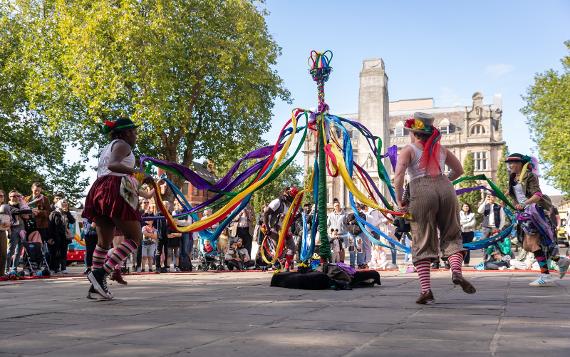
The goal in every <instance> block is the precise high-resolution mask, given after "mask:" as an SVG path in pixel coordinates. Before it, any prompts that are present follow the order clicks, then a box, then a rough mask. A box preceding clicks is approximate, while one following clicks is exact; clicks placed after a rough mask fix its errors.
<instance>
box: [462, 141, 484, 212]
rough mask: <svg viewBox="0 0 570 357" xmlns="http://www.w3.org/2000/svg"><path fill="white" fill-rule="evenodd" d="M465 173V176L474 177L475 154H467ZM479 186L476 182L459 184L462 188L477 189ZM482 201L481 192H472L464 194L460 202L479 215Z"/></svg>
mask: <svg viewBox="0 0 570 357" xmlns="http://www.w3.org/2000/svg"><path fill="white" fill-rule="evenodd" d="M463 171H464V175H465V176H473V174H474V171H475V161H474V160H473V153H471V152H469V153H467V156H466V157H465V159H464V160H463ZM477 185H478V184H477V183H476V182H474V181H463V182H461V183H460V184H459V186H460V187H463V188H466V187H475V186H477ZM480 200H481V192H480V191H471V192H468V193H464V194H462V195H461V196H459V202H460V203H461V204H464V203H467V204H468V205H469V206H470V207H471V211H472V212H474V213H476V214H477V208H478V207H479V201H480Z"/></svg>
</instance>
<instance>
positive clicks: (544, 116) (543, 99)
mask: <svg viewBox="0 0 570 357" xmlns="http://www.w3.org/2000/svg"><path fill="white" fill-rule="evenodd" d="M564 44H565V45H566V47H567V48H568V50H570V41H566V42H565V43H564ZM561 62H562V66H563V68H562V71H560V72H559V71H555V70H553V69H550V70H547V71H546V72H544V73H539V74H536V75H535V77H534V83H533V84H532V85H531V86H530V87H529V88H528V90H527V93H526V95H523V99H524V100H525V101H526V106H525V107H524V108H522V109H521V112H522V113H523V114H525V115H526V116H527V123H528V125H529V126H530V128H531V133H532V139H533V140H534V142H535V143H536V144H537V146H538V152H539V155H540V157H541V159H542V161H543V163H544V168H545V173H546V177H548V178H549V179H550V180H551V182H552V184H553V186H554V187H556V188H558V189H560V190H561V191H563V192H565V193H567V194H568V193H570V170H568V167H570V145H569V144H568V143H570V126H569V125H568V118H570V56H565V57H564V58H562V60H561Z"/></svg>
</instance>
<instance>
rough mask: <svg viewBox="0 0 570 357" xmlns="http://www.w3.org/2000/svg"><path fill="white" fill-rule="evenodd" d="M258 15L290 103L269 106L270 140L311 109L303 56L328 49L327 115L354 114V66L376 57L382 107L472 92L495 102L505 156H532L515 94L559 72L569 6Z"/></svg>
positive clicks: (310, 6)
mask: <svg viewBox="0 0 570 357" xmlns="http://www.w3.org/2000/svg"><path fill="white" fill-rule="evenodd" d="M266 8H267V10H268V11H269V12H270V14H269V16H268V17H267V24H268V28H269V32H270V34H271V35H272V36H273V38H274V39H275V40H276V41H277V43H278V44H279V46H281V47H282V56H281V57H280V58H279V59H278V64H277V66H276V70H277V71H278V72H279V75H280V76H281V77H282V78H283V80H284V84H285V87H286V88H287V89H289V90H290V91H291V94H292V97H293V104H292V105H289V104H287V103H283V102H278V103H276V106H275V108H274V110H273V113H274V118H273V129H272V130H271V131H270V132H269V133H268V134H267V135H266V139H267V140H269V141H273V140H274V139H272V138H274V137H275V135H276V132H277V131H278V128H280V127H281V125H282V124H283V122H284V120H286V119H287V118H288V116H289V115H290V112H291V109H292V108H293V107H303V108H312V107H315V106H316V104H315V103H316V88H315V85H314V83H313V81H312V80H311V78H310V76H309V75H308V73H307V68H308V67H307V57H308V55H309V52H310V50H312V49H316V50H326V49H330V50H332V51H333V52H334V58H333V60H332V66H333V73H332V74H331V77H330V79H329V81H328V82H327V86H326V89H325V93H326V101H327V103H328V104H329V105H330V108H331V112H332V113H337V114H341V113H355V112H357V109H358V84H359V78H358V75H359V72H360V69H361V67H362V60H363V59H366V58H374V57H381V58H383V59H384V62H385V65H386V71H387V74H388V77H389V95H390V100H391V101H393V100H398V99H409V98H423V97H433V98H434V99H435V104H436V106H450V105H456V104H460V105H469V104H470V103H471V96H472V95H473V93H474V92H476V91H481V92H483V94H484V95H485V102H486V103H490V102H492V97H493V95H494V94H501V95H502V97H503V110H504V114H503V120H504V122H503V127H504V138H505V140H506V142H507V145H508V146H509V150H510V151H511V152H515V151H518V152H525V153H527V152H531V151H532V150H533V146H534V143H533V142H532V141H531V139H530V135H529V132H528V129H527V127H526V124H525V118H524V116H523V115H522V114H521V113H520V111H519V109H520V108H521V107H522V106H524V102H523V101H522V99H521V94H523V93H525V91H526V89H527V88H528V86H529V85H530V84H531V83H532V80H533V76H534V74H535V73H538V72H543V71H545V70H546V69H549V68H555V69H560V68H561V64H560V59H561V58H562V57H563V56H564V55H566V53H567V52H566V47H565V46H564V44H563V42H564V41H565V40H569V39H570V25H569V24H570V1H540V2H539V1H477V2H467V1H356V0H355V1H340V0H329V1H310V0H304V1H302V0H268V1H267V3H266ZM545 191H546V192H548V193H551V194H552V193H556V192H557V191H555V190H554V189H553V188H551V187H548V186H547V187H545Z"/></svg>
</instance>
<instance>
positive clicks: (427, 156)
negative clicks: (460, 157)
mask: <svg viewBox="0 0 570 357" xmlns="http://www.w3.org/2000/svg"><path fill="white" fill-rule="evenodd" d="M440 138H441V133H440V132H439V130H437V128H436V127H434V126H432V132H431V135H430V137H429V138H428V139H427V140H425V141H420V142H421V143H422V145H423V147H424V149H423V152H422V157H421V159H420V168H422V169H424V170H426V173H427V174H428V175H429V176H438V175H441V170H442V167H441V166H440V165H439V158H440V153H441V145H440V143H439V139H440Z"/></svg>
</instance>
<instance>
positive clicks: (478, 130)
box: [471, 124, 485, 135]
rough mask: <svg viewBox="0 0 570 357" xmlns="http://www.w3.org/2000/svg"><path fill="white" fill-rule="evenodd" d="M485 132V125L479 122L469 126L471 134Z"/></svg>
mask: <svg viewBox="0 0 570 357" xmlns="http://www.w3.org/2000/svg"><path fill="white" fill-rule="evenodd" d="M483 134H485V127H484V126H483V125H481V124H475V125H473V126H472V127H471V135H483Z"/></svg>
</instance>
